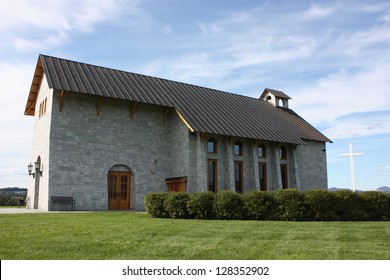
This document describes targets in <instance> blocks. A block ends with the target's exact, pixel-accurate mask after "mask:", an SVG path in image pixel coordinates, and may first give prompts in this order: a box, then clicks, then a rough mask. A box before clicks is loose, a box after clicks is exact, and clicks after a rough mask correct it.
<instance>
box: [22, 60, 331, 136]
mask: <svg viewBox="0 0 390 280" xmlns="http://www.w3.org/2000/svg"><path fill="white" fill-rule="evenodd" d="M41 68H43V72H44V74H45V76H46V78H47V81H48V84H49V87H50V88H54V89H58V90H64V91H68V92H79V93H85V94H91V95H97V96H103V97H110V98H118V99H123V100H130V101H135V102H142V103H148V104H155V105H160V106H166V107H172V108H175V109H176V111H177V112H178V114H179V115H180V117H181V118H182V119H183V121H184V122H185V123H186V125H187V126H188V127H189V128H190V129H191V130H193V131H199V132H205V133H213V134H221V135H228V136H237V137H244V138H251V139H259V140H269V141H276V142H284V143H294V144H304V141H303V140H302V139H309V140H315V141H322V142H331V141H330V140H329V139H328V138H326V137H325V136H324V135H323V134H321V133H320V132H319V131H318V130H316V129H315V128H314V127H312V126H311V125H310V124H308V123H307V122H306V121H305V120H303V119H302V118H301V117H299V116H298V115H297V114H296V113H295V112H294V111H292V110H290V109H286V108H276V107H274V106H272V105H271V104H269V103H267V102H265V101H263V100H260V99H257V98H251V97H247V96H243V95H237V94H232V93H228V92H223V91H219V90H215V89H210V88H205V87H200V86H196V85H190V84H186V83H181V82H176V81H171V80H166V79H161V78H156V77H151V76H146V75H141V74H135V73H130V72H124V71H120V70H114V69H110V68H105V67H99V66H95V65H90V64H85V63H80V62H75V61H70V60H65V59H60V58H56V57H51V56H46V55H40V56H39V58H38V63H37V68H36V71H35V75H34V80H33V84H32V86H31V90H30V94H29V98H28V102H27V105H26V110H25V114H26V115H34V110H35V103H34V102H36V96H37V91H38V88H37V87H36V86H35V85H36V83H37V79H39V78H40V79H42V76H43V75H42V74H41V73H40V71H42V70H40V69H41ZM36 76H37V77H38V78H35V77H36ZM266 90H269V89H266ZM277 92H279V91H277ZM273 93H274V94H275V92H273ZM279 93H283V92H279ZM283 94H284V93H283ZM285 96H286V97H285V98H289V97H288V96H287V95H285ZM32 104H33V105H34V106H32Z"/></svg>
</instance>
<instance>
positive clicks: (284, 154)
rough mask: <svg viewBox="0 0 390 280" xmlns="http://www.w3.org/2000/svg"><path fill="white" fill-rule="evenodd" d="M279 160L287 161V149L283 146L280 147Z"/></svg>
mask: <svg viewBox="0 0 390 280" xmlns="http://www.w3.org/2000/svg"><path fill="white" fill-rule="evenodd" d="M279 152H280V159H284V160H285V159H287V149H286V147H285V146H281V147H280V151H279Z"/></svg>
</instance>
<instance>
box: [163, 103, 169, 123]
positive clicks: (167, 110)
mask: <svg viewBox="0 0 390 280" xmlns="http://www.w3.org/2000/svg"><path fill="white" fill-rule="evenodd" d="M169 109H170V108H169V107H167V108H166V109H165V111H164V115H163V125H165V123H166V122H167V118H168V113H169Z"/></svg>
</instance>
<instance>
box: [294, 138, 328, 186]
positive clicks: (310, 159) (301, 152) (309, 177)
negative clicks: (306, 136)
mask: <svg viewBox="0 0 390 280" xmlns="http://www.w3.org/2000/svg"><path fill="white" fill-rule="evenodd" d="M305 142H306V143H307V146H304V145H299V146H298V147H297V148H296V151H295V155H296V160H297V164H298V169H299V172H298V174H299V179H300V187H299V189H300V190H309V189H322V190H327V189H328V179H327V165H326V144H325V143H324V142H317V141H309V140H305Z"/></svg>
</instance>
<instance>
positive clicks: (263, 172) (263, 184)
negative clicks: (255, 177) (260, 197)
mask: <svg viewBox="0 0 390 280" xmlns="http://www.w3.org/2000/svg"><path fill="white" fill-rule="evenodd" d="M259 181H260V190H261V191H266V190H267V166H266V164H265V163H262V162H259Z"/></svg>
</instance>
